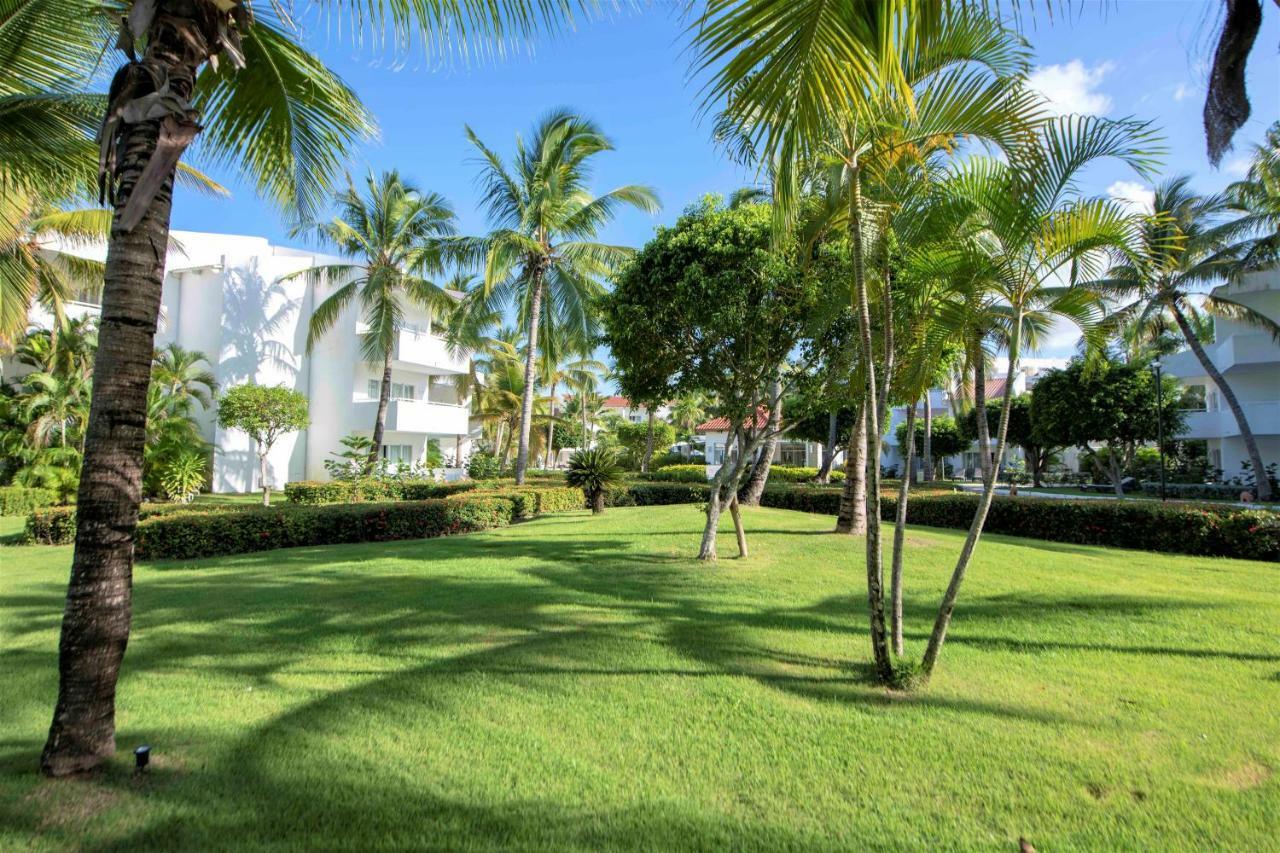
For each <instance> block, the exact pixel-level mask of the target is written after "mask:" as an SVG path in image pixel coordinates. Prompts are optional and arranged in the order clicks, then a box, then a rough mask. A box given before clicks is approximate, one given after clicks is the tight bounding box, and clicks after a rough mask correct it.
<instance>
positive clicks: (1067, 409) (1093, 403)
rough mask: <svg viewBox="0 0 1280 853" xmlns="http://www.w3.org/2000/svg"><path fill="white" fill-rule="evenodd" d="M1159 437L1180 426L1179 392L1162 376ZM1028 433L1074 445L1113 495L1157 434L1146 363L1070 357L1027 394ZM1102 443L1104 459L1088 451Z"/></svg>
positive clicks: (1151, 382)
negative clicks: (1161, 430)
mask: <svg viewBox="0 0 1280 853" xmlns="http://www.w3.org/2000/svg"><path fill="white" fill-rule="evenodd" d="M1163 399H1164V407H1163V417H1164V431H1165V435H1166V436H1168V437H1170V438H1172V437H1174V436H1176V435H1177V434H1178V433H1179V432H1182V431H1183V429H1185V427H1186V416H1185V414H1184V413H1183V412H1182V409H1181V393H1180V391H1179V387H1178V382H1177V380H1176V379H1174V378H1173V377H1168V376H1167V377H1165V378H1164V388H1163ZM1030 414H1031V424H1032V432H1033V433H1034V434H1035V436H1036V437H1037V438H1038V440H1040V441H1041V442H1043V443H1045V444H1056V445H1058V446H1062V447H1067V446H1074V447H1077V448H1079V449H1080V452H1081V453H1082V454H1084V456H1085V457H1086V458H1087V459H1089V460H1090V462H1091V463H1092V464H1093V466H1094V469H1095V471H1096V472H1097V473H1098V474H1099V475H1100V476H1102V477H1105V478H1106V479H1107V480H1109V481H1110V482H1111V484H1112V486H1113V487H1114V488H1115V491H1116V494H1117V495H1122V494H1124V490H1123V489H1122V488H1121V485H1120V483H1121V480H1122V479H1123V477H1124V473H1125V471H1127V470H1132V468H1133V463H1134V460H1135V458H1136V454H1137V452H1138V449H1139V448H1140V447H1141V446H1142V445H1143V444H1145V443H1148V442H1153V441H1155V440H1156V439H1157V437H1158V435H1159V431H1158V430H1159V424H1158V422H1157V415H1156V384H1155V376H1154V374H1153V372H1152V371H1151V369H1150V367H1149V366H1148V365H1146V364H1139V363H1132V362H1129V363H1125V362H1114V361H1106V360H1098V361H1096V362H1091V361H1088V360H1085V359H1075V360H1073V361H1072V362H1071V363H1070V364H1069V365H1067V367H1066V368H1065V369H1063V370H1051V371H1049V372H1047V373H1046V374H1045V375H1044V376H1042V377H1040V379H1039V381H1037V382H1036V386H1035V388H1034V389H1033V391H1032V393H1031V409H1030ZM1095 444H1104V445H1105V446H1106V448H1107V450H1108V451H1109V452H1108V453H1107V454H1106V455H1105V456H1104V455H1102V454H1100V453H1099V452H1098V450H1097V449H1096V448H1095V447H1094V445H1095Z"/></svg>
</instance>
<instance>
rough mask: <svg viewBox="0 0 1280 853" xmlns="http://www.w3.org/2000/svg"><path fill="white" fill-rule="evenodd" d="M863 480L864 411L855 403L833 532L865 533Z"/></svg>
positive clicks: (865, 439) (864, 485) (862, 406)
mask: <svg viewBox="0 0 1280 853" xmlns="http://www.w3.org/2000/svg"><path fill="white" fill-rule="evenodd" d="M866 478H867V409H866V406H865V405H863V404H861V403H860V404H858V406H857V408H855V409H854V412H853V427H852V429H850V430H849V445H848V447H847V448H846V450H845V453H844V488H843V489H842V490H841V492H840V513H839V515H837V516H836V533H848V534H851V535H853V536H863V535H865V534H866V532H867V504H866V501H864V500H863V498H862V493H863V492H864V491H865V490H866Z"/></svg>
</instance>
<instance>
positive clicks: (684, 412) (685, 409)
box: [671, 393, 708, 441]
mask: <svg viewBox="0 0 1280 853" xmlns="http://www.w3.org/2000/svg"><path fill="white" fill-rule="evenodd" d="M707 404H708V400H707V397H706V395H705V394H697V393H690V394H682V395H680V396H679V397H676V398H675V399H674V400H672V401H671V423H672V425H674V426H675V428H676V431H677V434H678V435H679V437H680V440H681V441H688V440H689V439H690V438H692V436H693V435H694V431H695V430H696V429H697V427H698V425H699V424H701V423H702V422H703V421H705V420H706V419H707Z"/></svg>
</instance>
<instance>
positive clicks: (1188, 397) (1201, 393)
mask: <svg viewBox="0 0 1280 853" xmlns="http://www.w3.org/2000/svg"><path fill="white" fill-rule="evenodd" d="M1206 405H1207V397H1206V396H1205V387H1204V386H1203V385H1187V386H1186V387H1184V388H1183V389H1182V409H1183V411H1187V412H1203V411H1206Z"/></svg>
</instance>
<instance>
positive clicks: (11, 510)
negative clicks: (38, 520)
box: [0, 486, 58, 515]
mask: <svg viewBox="0 0 1280 853" xmlns="http://www.w3.org/2000/svg"><path fill="white" fill-rule="evenodd" d="M57 502H58V495H57V493H56V492H54V491H53V490H52V489H28V488H26V487H24V486H0V515H27V514H28V513H30V512H31V511H32V510H34V509H39V508H40V507H43V506H52V505H53V504H56V503H57Z"/></svg>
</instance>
